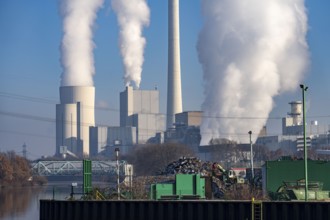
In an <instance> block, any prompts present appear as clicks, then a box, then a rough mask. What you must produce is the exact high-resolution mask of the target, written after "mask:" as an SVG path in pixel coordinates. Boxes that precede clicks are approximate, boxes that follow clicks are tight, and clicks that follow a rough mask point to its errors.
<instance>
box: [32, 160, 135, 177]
mask: <svg viewBox="0 0 330 220" xmlns="http://www.w3.org/2000/svg"><path fill="white" fill-rule="evenodd" d="M31 166H32V172H33V173H34V174H37V175H40V176H79V175H83V161H82V160H81V161H39V162H33V163H31ZM92 173H93V175H94V174H95V175H116V173H117V163H116V161H92ZM119 173H120V174H121V175H124V176H126V175H132V166H131V165H130V164H127V163H126V161H120V162H119Z"/></svg>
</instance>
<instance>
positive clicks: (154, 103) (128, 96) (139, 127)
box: [120, 86, 165, 144]
mask: <svg viewBox="0 0 330 220" xmlns="http://www.w3.org/2000/svg"><path fill="white" fill-rule="evenodd" d="M164 121H165V120H164V116H163V115H162V114H160V113H159V91H158V90H156V89H155V90H134V89H133V88H132V87H131V86H128V87H126V90H125V91H124V92H121V93H120V127H136V143H137V144H144V143H146V142H147V141H148V139H150V138H152V137H154V136H155V135H156V133H159V132H163V131H164V130H165V123H164Z"/></svg>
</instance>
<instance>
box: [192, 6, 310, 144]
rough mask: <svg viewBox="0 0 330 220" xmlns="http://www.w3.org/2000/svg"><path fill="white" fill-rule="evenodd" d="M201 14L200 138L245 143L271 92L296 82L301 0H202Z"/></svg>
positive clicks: (268, 106)
mask: <svg viewBox="0 0 330 220" xmlns="http://www.w3.org/2000/svg"><path fill="white" fill-rule="evenodd" d="M202 14H203V17H204V26H203V28H202V30H201V32H200V35H199V40H198V43H197V50H198V53H199V60H200V62H201V64H202V67H203V72H204V95H205V100H204V103H203V105H202V110H203V112H204V116H205V117H204V119H203V122H202V125H201V134H202V143H201V144H208V142H209V140H210V139H211V138H219V137H221V138H228V139H231V140H236V141H239V142H245V143H246V142H248V138H249V135H248V131H250V130H251V131H252V132H253V134H254V136H253V139H255V138H256V136H255V135H257V134H258V133H259V131H260V130H261V128H262V126H264V125H265V124H266V121H267V118H268V115H269V113H270V111H271V110H272V108H273V97H274V96H276V95H278V94H280V93H282V92H285V91H290V90H294V89H297V88H299V83H300V82H301V80H302V78H303V74H304V72H305V70H306V67H307V66H308V56H309V54H308V46H307V43H306V33H307V16H306V9H305V6H304V0H267V1H265V0H249V1H242V0H202Z"/></svg>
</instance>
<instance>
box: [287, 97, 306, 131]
mask: <svg viewBox="0 0 330 220" xmlns="http://www.w3.org/2000/svg"><path fill="white" fill-rule="evenodd" d="M289 104H290V105H291V112H289V113H288V116H286V117H285V118H282V134H283V135H303V122H302V118H303V113H302V102H301V101H295V102H290V103H289Z"/></svg>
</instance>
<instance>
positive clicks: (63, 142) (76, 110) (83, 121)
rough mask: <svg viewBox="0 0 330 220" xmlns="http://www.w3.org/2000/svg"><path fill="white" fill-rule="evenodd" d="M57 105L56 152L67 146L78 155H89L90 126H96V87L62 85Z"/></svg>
mask: <svg viewBox="0 0 330 220" xmlns="http://www.w3.org/2000/svg"><path fill="white" fill-rule="evenodd" d="M60 103H61V104H58V105H56V154H59V153H60V146H66V147H67V149H68V150H70V151H71V152H73V153H75V154H76V155H80V156H82V155H89V127H90V126H95V115H94V103H95V88H94V87H92V86H63V87H60Z"/></svg>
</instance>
